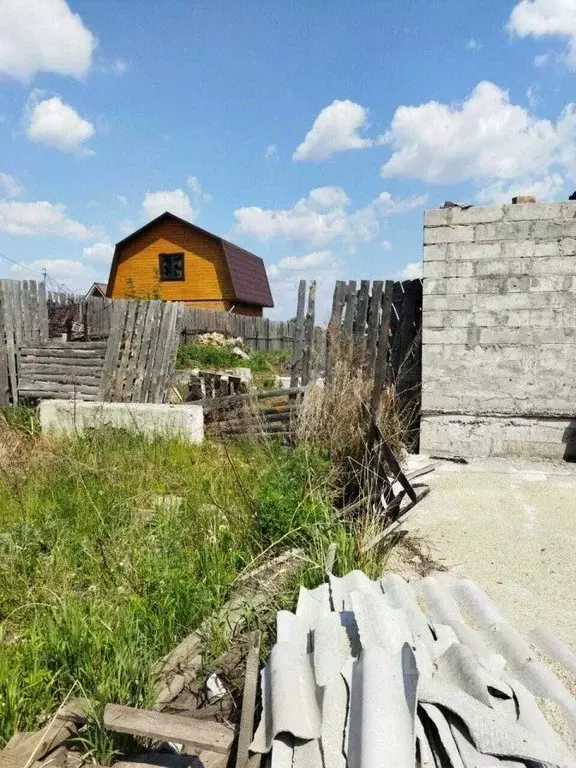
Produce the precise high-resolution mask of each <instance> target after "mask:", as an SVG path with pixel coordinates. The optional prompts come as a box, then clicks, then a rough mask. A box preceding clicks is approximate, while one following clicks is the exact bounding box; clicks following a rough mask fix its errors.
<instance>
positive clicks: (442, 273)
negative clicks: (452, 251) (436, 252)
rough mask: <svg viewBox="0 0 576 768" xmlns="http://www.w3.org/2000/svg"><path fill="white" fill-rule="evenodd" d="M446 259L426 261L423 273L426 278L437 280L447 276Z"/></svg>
mask: <svg viewBox="0 0 576 768" xmlns="http://www.w3.org/2000/svg"><path fill="white" fill-rule="evenodd" d="M446 268H447V262H446V261H425V262H424V270H423V275H424V279H425V280H428V279H431V280H437V279H439V278H443V277H446Z"/></svg>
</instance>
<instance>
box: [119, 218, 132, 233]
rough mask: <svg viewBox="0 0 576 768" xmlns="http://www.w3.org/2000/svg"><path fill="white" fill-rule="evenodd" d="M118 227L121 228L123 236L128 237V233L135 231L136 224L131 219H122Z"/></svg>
mask: <svg viewBox="0 0 576 768" xmlns="http://www.w3.org/2000/svg"><path fill="white" fill-rule="evenodd" d="M118 229H119V230H120V234H121V235H122V236H123V237H126V235H131V234H132V232H134V230H135V229H136V225H135V224H134V222H133V221H132V220H131V219H122V221H121V222H120V224H119V225H118Z"/></svg>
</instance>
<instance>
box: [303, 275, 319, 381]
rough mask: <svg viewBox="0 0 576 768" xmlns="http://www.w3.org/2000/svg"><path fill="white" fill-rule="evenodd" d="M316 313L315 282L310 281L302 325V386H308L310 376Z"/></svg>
mask: <svg viewBox="0 0 576 768" xmlns="http://www.w3.org/2000/svg"><path fill="white" fill-rule="evenodd" d="M315 312H316V280H311V281H310V287H309V289H308V309H307V311H306V321H305V323H304V352H303V354H302V385H304V386H305V385H306V384H308V382H309V381H310V375H311V362H312V351H313V347H314V318H315Z"/></svg>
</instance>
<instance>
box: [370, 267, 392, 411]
mask: <svg viewBox="0 0 576 768" xmlns="http://www.w3.org/2000/svg"><path fill="white" fill-rule="evenodd" d="M393 291H394V283H393V282H392V281H391V280H386V285H385V286H384V293H383V297H382V320H381V322H380V332H379V334H378V351H377V353H376V364H375V369H374V382H373V386H372V396H371V399H370V405H371V409H372V414H373V417H374V419H376V420H378V412H379V409H380V400H381V398H382V390H383V388H384V382H385V381H386V374H387V360H388V346H389V339H388V330H389V328H390V310H391V307H392V293H393Z"/></svg>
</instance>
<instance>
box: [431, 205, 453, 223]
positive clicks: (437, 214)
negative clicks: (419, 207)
mask: <svg viewBox="0 0 576 768" xmlns="http://www.w3.org/2000/svg"><path fill="white" fill-rule="evenodd" d="M451 219H452V208H431V209H430V210H428V211H426V213H425V214H424V226H425V227H445V226H446V225H448V224H450V221H451Z"/></svg>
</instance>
